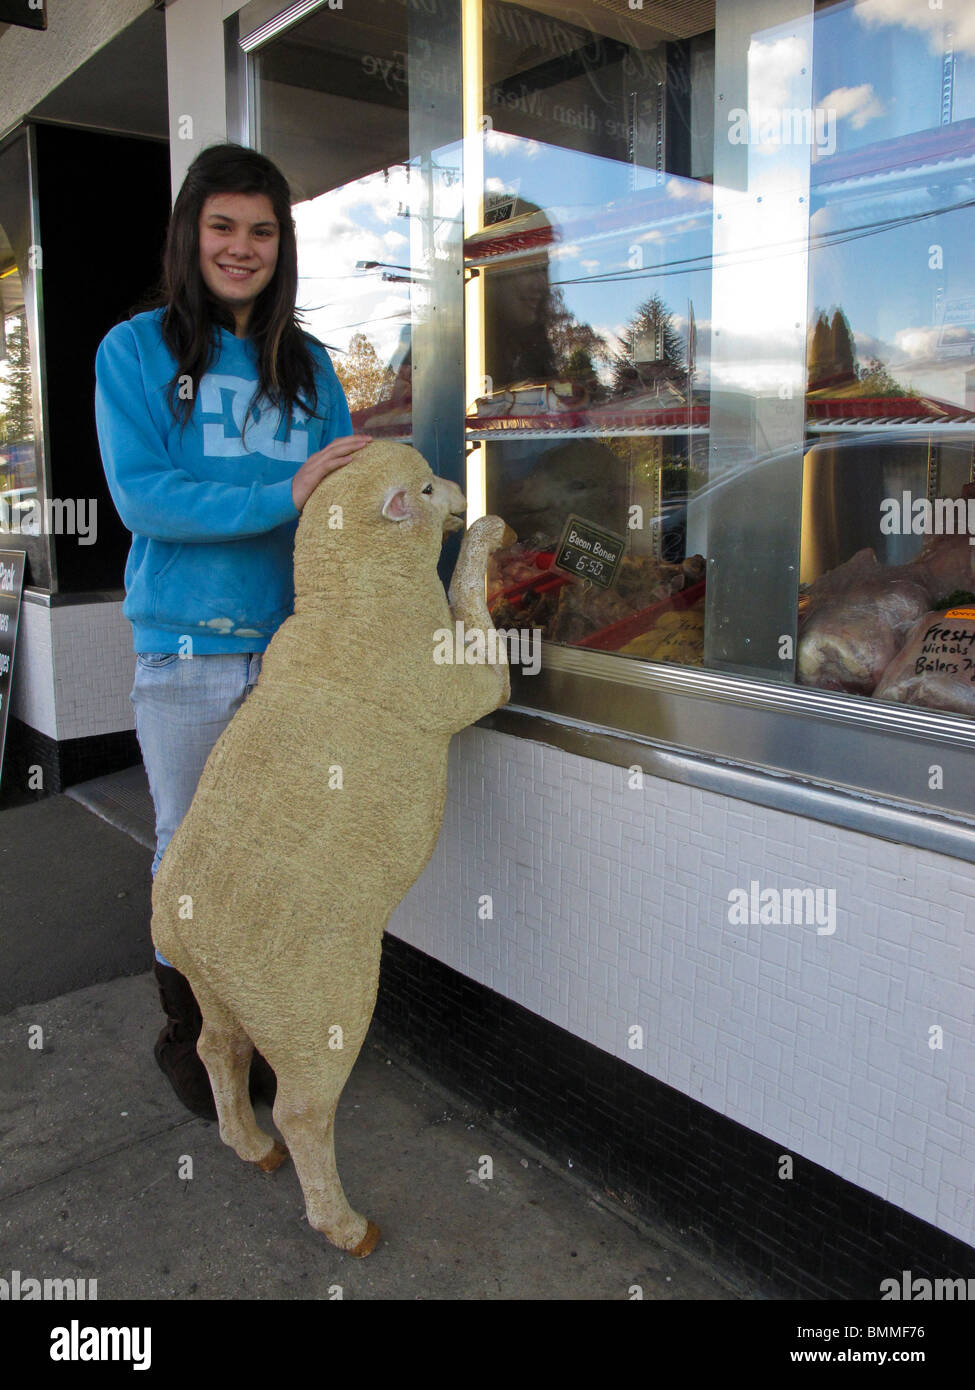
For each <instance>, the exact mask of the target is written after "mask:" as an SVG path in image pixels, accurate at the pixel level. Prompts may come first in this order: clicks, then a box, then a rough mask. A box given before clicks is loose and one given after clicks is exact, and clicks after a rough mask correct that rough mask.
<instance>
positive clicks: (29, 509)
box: [0, 136, 39, 548]
mask: <svg viewBox="0 0 975 1390" xmlns="http://www.w3.org/2000/svg"><path fill="white" fill-rule="evenodd" d="M30 241H31V236H30V207H29V194H28V178H27V141H26V138H25V137H24V136H20V137H18V138H17V139H15V140H13V141H12V142H11V143H10V144H9V145H8V146H7V147H6V148H5V149H4V150H3V151H0V544H2V545H5V546H9V545H10V544H11V543H13V544H15V545H16V546H17V548H21V543H20V542H19V541H18V540H17V539H15V538H17V537H19V536H20V535H21V534H24V533H26V534H33V532H34V529H36V516H37V509H36V506H35V499H37V498H38V496H39V481H38V458H37V442H36V439H35V430H34V388H33V378H32V370H31V340H30V323H29V314H28V309H29V307H30V306H31V302H32V301H31V296H32V293H33V290H32V275H33V269H34V266H33V263H32V250H31V246H30ZM4 531H9V532H10V533H11V534H10V536H9V537H4V536H3V532H4Z"/></svg>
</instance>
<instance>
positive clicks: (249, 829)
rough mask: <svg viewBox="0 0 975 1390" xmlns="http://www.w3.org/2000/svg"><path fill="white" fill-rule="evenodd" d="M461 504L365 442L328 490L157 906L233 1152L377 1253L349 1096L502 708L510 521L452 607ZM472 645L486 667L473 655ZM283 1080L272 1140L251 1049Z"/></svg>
mask: <svg viewBox="0 0 975 1390" xmlns="http://www.w3.org/2000/svg"><path fill="white" fill-rule="evenodd" d="M464 508H465V502H464V496H463V493H462V492H461V490H460V489H459V488H458V487H457V486H456V484H454V483H450V482H445V481H443V480H442V479H439V478H437V477H436V476H435V475H434V474H433V472H432V470H431V469H430V467H429V465H428V464H427V462H426V461H425V459H423V457H422V456H421V455H420V454H418V453H417V452H416V450H415V449H412V448H409V447H407V446H406V445H402V444H393V443H387V442H381V443H372V444H368V445H366V447H365V448H363V449H362V450H361V451H360V452H359V453H358V454H357V455H356V456H355V458H354V459H353V460H352V461H351V462H350V463H349V464H347V465H346V466H345V467H343V468H340V469H338V470H337V471H336V472H334V473H332V474H330V475H329V476H328V477H327V478H326V479H325V480H324V481H323V482H322V483H320V484H319V486H318V487H317V488H316V490H315V491H314V492H313V493H312V495H311V497H310V498H309V500H308V502H307V503H306V505H305V508H304V510H303V512H302V515H301V520H300V522H299V525H298V529H297V534H296V536H295V548H294V574H295V605H294V613H293V616H291V617H290V618H288V619H287V620H286V621H285V622H284V623H283V624H282V626H281V627H280V628H279V629H278V631H277V632H276V633H275V635H274V637H273V638H272V640H271V642H270V643H269V645H268V647H267V650H266V651H265V653H264V659H263V663H262V670H261V674H260V677H259V679H258V682H257V684H256V686H255V687H254V689H253V690H252V692H251V694H250V695H249V696H248V698H247V699H246V700H245V702H244V704H243V705H242V706H241V707H240V709H239V710H238V711H237V713H236V714H235V716H234V718H233V719H232V720H231V722H230V724H229V725H228V726H227V728H226V729H225V730H224V732H223V734H222V735H221V736H220V738H219V739H218V741H217V743H216V744H215V745H214V748H213V750H212V752H211V754H210V757H209V759H208V760H207V763H206V766H205V768H204V770H203V773H202V776H201V777H200V782H199V785H198V787H197V790H196V794H195V796H194V798H193V802H192V804H191V806H190V809H189V811H188V812H187V814H186V816H185V817H184V819H183V821H182V822H181V824H180V826H179V828H178V829H177V831H176V833H175V834H174V836H173V838H172V840H171V841H170V843H169V845H168V847H167V849H166V852H165V854H164V856H163V859H162V862H161V864H160V866H159V869H158V872H157V874H156V877H155V880H154V881H153V888H152V909H153V916H152V936H153V940H154V942H155V944H156V946H157V947H158V948H159V950H160V951H161V952H162V953H163V955H164V956H165V957H166V958H167V959H168V960H170V961H171V962H172V963H173V965H175V966H176V968H177V969H178V970H181V971H182V972H183V974H184V975H185V976H186V978H187V979H188V980H189V982H190V984H191V986H192V988H193V990H194V993H195V994H196V997H197V999H198V1001H199V1004H200V1010H201V1012H202V1015H203V1030H202V1033H201V1035H200V1040H199V1044H198V1046H199V1053H200V1057H201V1058H202V1059H203V1062H204V1064H205V1065H206V1068H207V1071H208V1073H209V1076H210V1080H211V1083H212V1087H213V1095H214V1100H215V1102H216V1107H217V1114H218V1118H219V1122H220V1136H221V1138H222V1139H223V1141H224V1142H225V1143H226V1144H229V1145H230V1146H231V1148H233V1149H235V1150H236V1151H237V1153H238V1154H239V1155H240V1157H241V1158H242V1159H245V1160H246V1161H247V1162H250V1163H254V1164H256V1165H257V1166H258V1167H259V1168H261V1169H263V1170H265V1171H270V1170H272V1169H274V1168H276V1167H277V1166H278V1165H279V1164H280V1163H282V1162H283V1161H284V1160H285V1159H286V1158H287V1155H288V1153H289V1152H290V1154H291V1156H292V1158H293V1159H294V1163H295V1168H296V1171H297V1173H298V1177H299V1179H300V1182H301V1187H302V1191H303V1193H304V1198H305V1207H306V1211H307V1214H308V1221H309V1224H310V1225H311V1226H312V1227H313V1228H314V1229H315V1230H317V1231H320V1232H322V1233H323V1234H324V1235H325V1236H326V1237H327V1238H328V1239H329V1240H330V1241H332V1242H333V1244H335V1245H336V1246H338V1247H339V1248H340V1249H342V1250H345V1251H348V1252H349V1253H351V1254H353V1255H359V1256H362V1255H367V1254H369V1252H370V1251H371V1250H372V1249H373V1248H374V1247H375V1244H376V1241H377V1240H378V1238H379V1230H378V1227H377V1226H376V1224H375V1223H374V1222H373V1221H370V1220H367V1218H366V1217H365V1216H361V1215H360V1214H359V1213H358V1212H356V1211H353V1210H352V1208H351V1207H350V1205H349V1203H348V1201H347V1200H346V1197H345V1193H344V1192H343V1190H342V1184H341V1182H340V1180H339V1175H338V1172H337V1169H336V1163H335V1149H334V1137H335V1136H334V1127H335V1111H336V1106H337V1104H338V1100H339V1096H340V1095H341V1093H342V1089H343V1087H344V1085H345V1082H346V1080H347V1078H348V1076H349V1073H350V1072H351V1070H352V1067H353V1064H354V1062H355V1060H356V1057H357V1056H358V1053H359V1050H360V1048H361V1047H362V1043H363V1040H364V1039H365V1036H366V1032H367V1030H368V1027H369V1023H370V1020H371V1018H372V1013H373V1008H374V1006H375V1001H376V991H377V986H378V979H379V959H380V950H381V942H382V935H383V932H384V930H385V928H386V924H387V922H388V920H389V917H390V914H391V913H392V911H393V909H394V908H395V907H396V905H397V904H398V903H399V902H400V900H401V899H402V898H403V896H404V894H405V893H406V891H407V889H408V888H409V887H410V885H411V884H412V883H413V882H414V881H415V880H416V879H417V878H418V877H419V875H420V873H421V872H422V870H423V868H424V866H425V865H426V863H427V861H428V860H429V858H430V856H431V854H432V853H433V849H434V845H435V843H436V840H437V836H438V835H439V833H440V826H441V822H442V819H443V808H444V800H445V796H446V781H447V748H448V744H449V742H450V738H451V735H453V734H455V733H457V732H458V731H459V730H461V729H463V728H465V727H466V726H467V725H468V724H471V723H473V722H474V721H475V720H477V719H479V718H481V716H482V715H485V714H487V713H488V712H489V711H491V710H493V709H496V708H497V707H498V706H499V705H502V704H504V703H505V702H506V701H507V699H508V695H509V672H508V665H507V660H506V654H505V650H504V643H503V642H499V641H497V640H495V641H494V642H490V641H488V640H487V634H488V633H489V631H490V629H491V627H492V623H491V618H490V615H489V613H488V609H487V603H486V599H485V583H484V580H485V571H486V568H487V562H488V559H489V556H490V555H491V553H492V552H493V551H494V550H496V549H498V548H500V547H501V546H503V545H510V544H511V542H512V541H513V540H514V535H513V533H512V532H511V531H510V530H509V528H508V527H507V526H506V525H505V523H504V522H503V521H502V520H501V519H500V518H499V517H496V516H488V517H482V518H481V519H479V520H477V521H475V522H474V523H473V525H472V526H471V527H470V529H469V530H468V531H467V533H466V535H465V536H464V538H463V541H462V544H461V550H460V556H459V559H458V562H457V566H456V569H455V572H454V577H453V580H452V582H451V586H450V594H449V606H448V600H447V597H446V596H445V594H444V590H443V586H442V584H441V582H440V580H439V578H438V575H437V560H438V557H439V554H440V549H441V544H442V541H443V536H444V533H445V531H446V530H450V529H460V528H462V527H463V525H464V522H463V513H464ZM457 622H462V623H463V624H464V630H465V631H466V632H471V631H472V630H474V631H480V632H481V634H482V637H481V639H480V642H481V645H480V650H481V651H486V652H487V653H488V654H489V656H490V658H491V659H490V660H485V661H483V662H481V663H479V664H470V665H468V664H463V656H464V651H463V650H461V651H460V652H459V656H460V660H454V661H444V660H443V659H442V656H443V637H442V635H441V638H440V647H439V651H440V659H435V651H436V650H437V641H436V637H435V635H436V633H437V632H438V631H441V634H442V630H443V629H449V630H450V631H452V632H453V631H456V629H455V624H456V623H457ZM478 641H479V639H477V638H476V637H475V639H474V646H473V650H478V646H477V644H478ZM254 1047H256V1048H258V1049H259V1051H260V1052H261V1053H263V1055H264V1056H265V1057H266V1058H267V1060H268V1061H269V1063H270V1064H271V1066H272V1067H273V1069H274V1071H275V1073H276V1074H277V1081H278V1088H277V1098H276V1100H275V1104H274V1110H273V1114H274V1122H275V1124H276V1125H277V1127H278V1129H279V1130H280V1132H281V1134H282V1135H283V1136H284V1139H285V1142H286V1145H287V1147H286V1148H285V1147H283V1146H282V1145H281V1144H280V1143H279V1142H277V1141H276V1140H274V1139H272V1137H271V1136H270V1135H268V1134H267V1133H265V1132H264V1131H263V1130H262V1129H261V1128H260V1127H259V1126H258V1124H257V1120H256V1118H255V1115H254V1111H253V1108H252V1106H251V1103H250V1098H249V1095H248V1072H249V1067H250V1059H251V1053H252V1051H253V1048H254Z"/></svg>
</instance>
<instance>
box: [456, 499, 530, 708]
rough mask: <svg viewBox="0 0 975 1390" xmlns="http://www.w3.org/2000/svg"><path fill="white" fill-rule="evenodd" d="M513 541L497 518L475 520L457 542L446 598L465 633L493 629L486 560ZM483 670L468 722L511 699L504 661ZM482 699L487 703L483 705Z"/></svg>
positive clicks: (505, 659) (504, 523) (508, 531)
mask: <svg viewBox="0 0 975 1390" xmlns="http://www.w3.org/2000/svg"><path fill="white" fill-rule="evenodd" d="M516 539H517V537H516V536H515V533H514V531H512V529H511V527H510V526H508V525H507V523H506V522H504V521H503V520H502V519H501V517H499V516H482V517H479V518H478V519H477V521H475V522H473V524H472V525H471V526H470V527H469V528H468V530H467V532H466V534H465V536H464V539H463V541H462V542H461V547H460V555H459V556H458V557H457V565H456V567H455V569H454V573H453V577H452V579H451V581H450V592H449V594H448V600H449V603H450V616H451V617H452V618H453V620H454V622H455V623H456V622H460V623H463V625H464V631H465V632H473V631H479V632H483V633H484V634H485V635H486V634H487V633H489V632H490V631H491V630H492V628H493V627H494V623H493V622H492V620H491V614H490V612H489V611H488V606H487V598H486V595H485V592H484V579H485V575H486V574H487V566H488V560H489V559H490V557H491V556H492V555H493V553H494V552H495V551H496V550H501V549H503V548H504V547H505V546H509V545H513V544H514V542H515V540H516ZM484 669H485V673H486V687H487V688H486V689H485V690H484V691H480V690H478V691H476V692H474V698H475V702H476V703H477V705H478V706H479V707H478V709H477V711H476V713H474V714H472V715H471V719H470V721H469V722H473V720H475V719H479V718H480V717H481V715H483V714H486V713H487V712H488V711H489V710H492V709H497V708H498V706H499V705H504V704H507V702H508V699H509V698H510V695H511V675H510V672H509V670H508V662H507V658H506V657H505V658H503V659H502V660H501V661H500V662H499V663H498V664H497V665H496V666H488V667H486V668H484ZM495 695H496V698H495ZM482 697H483V698H482ZM485 699H486V701H487V703H484V701H485ZM481 705H483V708H481V707H480V706H481Z"/></svg>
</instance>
